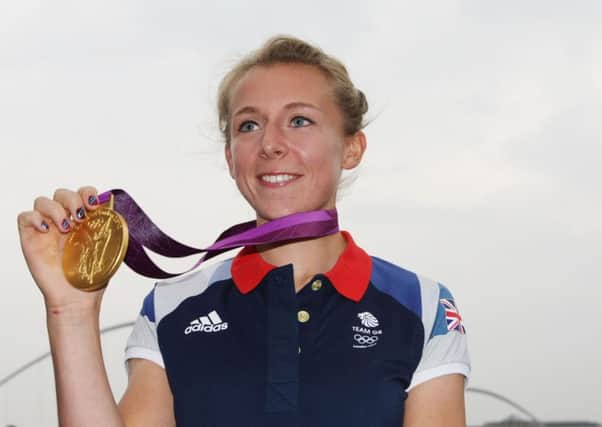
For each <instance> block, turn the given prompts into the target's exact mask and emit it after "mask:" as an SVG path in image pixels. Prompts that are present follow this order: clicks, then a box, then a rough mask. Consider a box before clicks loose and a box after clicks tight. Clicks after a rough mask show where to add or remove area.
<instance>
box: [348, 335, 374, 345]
mask: <svg viewBox="0 0 602 427" xmlns="http://www.w3.org/2000/svg"><path fill="white" fill-rule="evenodd" d="M353 339H354V340H355V341H357V343H358V344H361V345H365V346H367V347H372V346H373V345H376V342H377V341H378V337H371V336H369V335H360V334H355V335H353Z"/></svg>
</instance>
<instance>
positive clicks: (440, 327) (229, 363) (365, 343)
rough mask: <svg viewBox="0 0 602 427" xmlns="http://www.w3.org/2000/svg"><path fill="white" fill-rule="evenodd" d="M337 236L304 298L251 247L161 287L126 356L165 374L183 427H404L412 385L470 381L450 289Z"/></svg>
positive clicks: (286, 274)
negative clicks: (449, 377)
mask: <svg viewBox="0 0 602 427" xmlns="http://www.w3.org/2000/svg"><path fill="white" fill-rule="evenodd" d="M343 236H344V237H345V239H346V241H347V246H346V248H345V250H344V252H343V254H342V255H341V256H340V258H339V259H338V261H337V263H336V265H335V266H334V267H333V269H332V270H330V271H328V272H324V273H320V274H316V275H315V276H314V277H313V278H312V279H311V280H310V281H309V282H308V283H307V285H306V286H305V287H304V288H303V289H302V290H301V291H300V292H299V293H295V286H294V278H293V267H292V265H285V266H282V267H275V266H272V265H270V264H268V263H266V262H265V261H264V260H263V258H262V257H261V255H260V254H259V253H257V252H255V250H254V248H252V247H248V248H245V249H243V250H242V251H241V252H240V253H239V254H238V255H237V256H236V257H235V258H234V259H231V260H227V261H223V262H220V263H217V264H214V265H212V266H210V267H205V268H202V269H200V270H198V271H196V272H194V273H192V274H188V275H186V276H183V277H179V278H177V279H175V280H170V281H166V282H160V283H158V284H157V285H156V287H155V289H154V290H153V291H152V292H151V293H150V294H149V295H148V296H147V297H146V299H145V301H144V304H143V308H142V311H141V313H140V316H139V318H138V320H137V322H136V326H135V328H134V331H133V332H132V335H131V336H130V339H129V340H128V345H127V348H126V358H128V359H129V358H134V357H141V358H145V359H149V360H152V361H154V362H156V363H158V364H159V365H161V366H163V367H164V368H165V369H166V373H167V377H168V379H169V384H170V387H171V391H172V394H173V397H174V412H175V416H176V421H177V425H178V426H195V427H197V426H240V425H245V426H308V425H312V426H339V425H340V426H362V427H363V426H378V427H380V426H396V427H399V426H401V425H402V420H403V412H404V401H405V398H406V395H407V390H408V389H409V388H410V387H413V386H414V385H416V384H418V383H420V382H424V381H427V380H428V379H430V378H434V377H436V376H440V375H445V374H449V373H461V374H464V375H468V373H469V371H470V363H469V359H468V354H467V350H466V338H465V331H464V327H463V326H462V323H461V318H460V316H459V313H457V309H456V306H455V302H454V301H453V298H452V297H451V294H449V291H447V289H446V288H444V287H443V286H442V285H440V284H437V283H435V282H432V281H430V280H428V279H424V278H420V277H419V276H417V275H416V274H414V273H411V272H409V271H407V270H404V269H402V268H400V267H397V266H395V265H393V264H390V263H388V262H386V261H383V260H381V259H378V258H376V257H370V256H369V255H368V254H366V252H364V251H363V250H362V249H361V248H359V247H358V246H357V245H356V244H355V243H354V241H353V239H352V238H351V236H350V235H349V234H348V233H346V232H343ZM444 303H445V304H450V305H451V306H450V307H451V308H450V307H448V306H446V305H445V304H444ZM453 309H455V313H457V315H456V318H454V319H451V320H453V321H454V322H455V323H454V322H450V319H449V317H450V316H451V317H452V318H453V315H454V313H453ZM413 380H414V381H413ZM412 381H413V382H412Z"/></svg>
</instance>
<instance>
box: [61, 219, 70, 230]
mask: <svg viewBox="0 0 602 427" xmlns="http://www.w3.org/2000/svg"><path fill="white" fill-rule="evenodd" d="M61 226H62V227H63V230H65V231H69V229H70V228H71V225H70V224H69V221H67V220H66V219H64V220H63V222H62V223H61Z"/></svg>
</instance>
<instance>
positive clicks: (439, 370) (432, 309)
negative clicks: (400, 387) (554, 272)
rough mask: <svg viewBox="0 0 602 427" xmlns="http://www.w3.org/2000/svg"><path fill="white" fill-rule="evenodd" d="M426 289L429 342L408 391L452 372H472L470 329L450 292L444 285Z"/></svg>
mask: <svg viewBox="0 0 602 427" xmlns="http://www.w3.org/2000/svg"><path fill="white" fill-rule="evenodd" d="M435 285H436V286H433V287H431V288H430V289H429V288H428V287H426V288H424V287H423V288H422V291H423V295H422V307H423V312H422V317H423V324H424V326H425V343H424V348H423V352H422V357H421V359H420V362H419V363H418V367H417V368H416V371H415V372H414V376H413V377H412V383H411V384H410V387H409V388H408V390H410V389H412V388H413V387H415V386H417V385H418V384H421V383H423V382H425V381H428V380H430V379H433V378H437V377H440V376H443V375H448V374H462V375H464V376H465V377H466V378H468V377H469V375H470V370H471V366H470V357H469V354H468V343H467V338H466V329H465V328H464V325H463V323H462V317H461V316H460V311H459V309H458V306H457V304H456V301H455V300H454V297H453V296H452V294H451V293H450V291H449V290H448V289H447V288H446V287H445V286H443V285H441V284H439V283H437V284H435Z"/></svg>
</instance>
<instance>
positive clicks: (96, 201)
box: [88, 196, 98, 205]
mask: <svg viewBox="0 0 602 427" xmlns="http://www.w3.org/2000/svg"><path fill="white" fill-rule="evenodd" d="M88 203H89V204H90V205H95V204H96V203H98V199H97V198H96V196H90V197H88Z"/></svg>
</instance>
